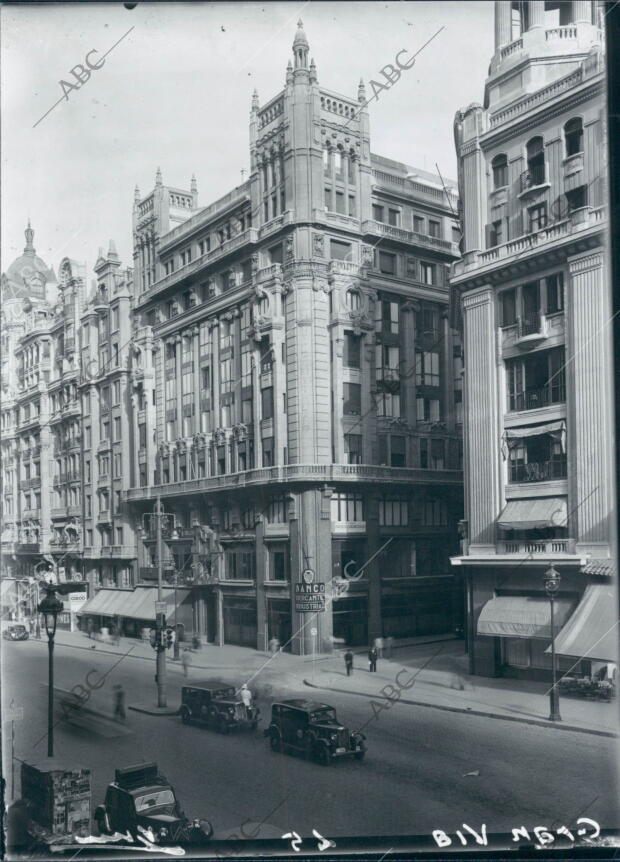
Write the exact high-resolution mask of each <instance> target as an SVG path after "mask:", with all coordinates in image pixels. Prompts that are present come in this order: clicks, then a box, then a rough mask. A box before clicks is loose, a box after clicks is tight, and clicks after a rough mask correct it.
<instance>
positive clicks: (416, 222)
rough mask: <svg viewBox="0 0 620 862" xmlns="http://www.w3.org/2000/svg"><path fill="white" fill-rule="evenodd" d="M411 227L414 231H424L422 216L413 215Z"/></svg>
mask: <svg viewBox="0 0 620 862" xmlns="http://www.w3.org/2000/svg"><path fill="white" fill-rule="evenodd" d="M413 229H414V231H415V232H416V233H424V219H423V218H422V216H419V215H414V217H413Z"/></svg>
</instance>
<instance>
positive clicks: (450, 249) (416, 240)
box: [362, 219, 460, 257]
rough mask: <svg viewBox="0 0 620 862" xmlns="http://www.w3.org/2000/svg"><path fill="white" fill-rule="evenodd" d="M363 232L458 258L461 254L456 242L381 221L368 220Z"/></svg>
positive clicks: (363, 226) (364, 224) (363, 225)
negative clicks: (436, 250) (435, 250)
mask: <svg viewBox="0 0 620 862" xmlns="http://www.w3.org/2000/svg"><path fill="white" fill-rule="evenodd" d="M362 232H363V233H366V234H373V235H374V236H385V237H388V238H389V239H394V240H397V241H398V242H405V243H408V244H410V245H423V246H427V247H428V248H434V249H438V250H440V251H443V252H446V253H448V254H453V255H455V256H457V257H458V255H459V254H460V252H459V249H458V245H457V244H456V243H454V242H450V240H447V239H440V238H439V237H434V236H427V235H426V234H423V233H415V232H414V231H410V230H405V229H404V228H400V227H395V226H394V225H389V224H384V223H383V222H379V221H373V220H372V219H368V220H366V221H365V222H363V223H362Z"/></svg>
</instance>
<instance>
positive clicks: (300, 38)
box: [293, 18, 309, 50]
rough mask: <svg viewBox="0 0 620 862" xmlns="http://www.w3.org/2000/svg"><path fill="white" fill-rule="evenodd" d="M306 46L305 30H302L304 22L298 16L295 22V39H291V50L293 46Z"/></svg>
mask: <svg viewBox="0 0 620 862" xmlns="http://www.w3.org/2000/svg"><path fill="white" fill-rule="evenodd" d="M308 47H309V45H308V38H307V36H306V33H305V30H304V23H303V21H302V20H301V18H300V19H299V21H298V22H297V32H296V33H295V39H294V40H293V50H295V48H308Z"/></svg>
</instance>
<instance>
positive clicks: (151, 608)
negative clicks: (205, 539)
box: [78, 587, 190, 622]
mask: <svg viewBox="0 0 620 862" xmlns="http://www.w3.org/2000/svg"><path fill="white" fill-rule="evenodd" d="M174 592H175V591H174V590H171V589H169V588H164V589H163V590H162V601H164V602H166V616H168V615H170V614H172V613H173V611H174ZM189 592H190V591H189V590H181V589H178V590H177V591H176V594H177V607H179V606H180V605H181V604H182V603H183V602H184V601H185V600H186V599H187V597H188V596H189ZM156 601H157V587H136V588H135V589H134V590H132V591H129V590H114V589H108V588H106V587H104V588H103V589H101V590H99V592H98V593H96V594H95V595H94V596H93V597H92V599H89V601H87V602H86V603H85V604H83V605H82V607H81V608H80V610H79V611H78V613H79V614H80V615H82V614H88V615H90V616H98V617H126V618H129V619H134V620H153V622H154V621H155V602H156Z"/></svg>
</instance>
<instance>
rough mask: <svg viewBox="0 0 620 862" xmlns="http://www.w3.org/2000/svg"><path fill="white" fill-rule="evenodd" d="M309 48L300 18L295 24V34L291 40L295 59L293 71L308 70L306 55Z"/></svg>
mask: <svg viewBox="0 0 620 862" xmlns="http://www.w3.org/2000/svg"><path fill="white" fill-rule="evenodd" d="M309 51H310V46H309V45H308V39H307V38H306V33H305V31H304V24H303V21H302V20H301V18H300V19H299V21H298V22H297V32H296V33H295V38H294V40H293V56H294V57H295V69H296V70H297V69H307V68H308V53H309Z"/></svg>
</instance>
